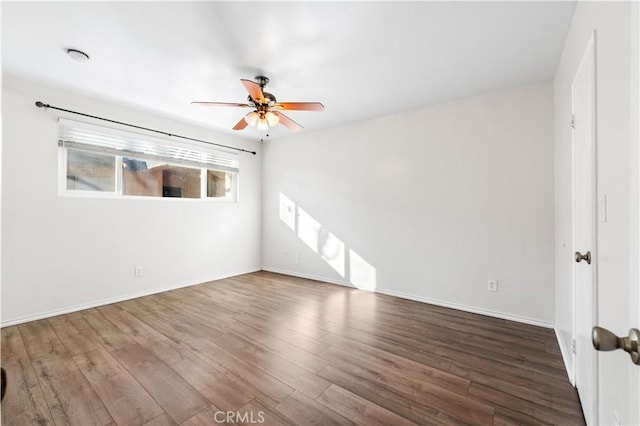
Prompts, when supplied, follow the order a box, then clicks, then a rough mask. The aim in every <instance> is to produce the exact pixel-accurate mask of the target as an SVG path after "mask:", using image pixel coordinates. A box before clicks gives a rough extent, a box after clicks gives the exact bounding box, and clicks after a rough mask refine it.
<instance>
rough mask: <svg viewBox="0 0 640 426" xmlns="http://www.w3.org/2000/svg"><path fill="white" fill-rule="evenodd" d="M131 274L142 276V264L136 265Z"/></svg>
mask: <svg viewBox="0 0 640 426" xmlns="http://www.w3.org/2000/svg"><path fill="white" fill-rule="evenodd" d="M133 275H134V276H135V277H141V276H142V266H136V267H135V269H134V270H133Z"/></svg>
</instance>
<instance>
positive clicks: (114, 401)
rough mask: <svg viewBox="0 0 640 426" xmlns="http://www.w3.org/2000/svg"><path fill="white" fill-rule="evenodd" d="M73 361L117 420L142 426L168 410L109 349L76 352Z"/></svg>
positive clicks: (125, 423)
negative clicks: (160, 404) (164, 408)
mask: <svg viewBox="0 0 640 426" xmlns="http://www.w3.org/2000/svg"><path fill="white" fill-rule="evenodd" d="M73 360H74V361H75V362H76V364H77V365H78V366H79V367H80V370H81V371H82V373H83V374H84V376H85V377H86V378H87V380H89V383H91V385H92V386H93V389H94V390H95V391H96V393H97V394H98V396H99V397H100V399H101V400H102V402H103V403H104V405H105V406H106V407H107V409H108V410H109V413H111V416H112V417H113V419H114V420H115V421H116V423H118V424H121V425H141V424H144V423H146V422H148V421H150V420H152V419H154V418H156V417H158V416H160V415H161V414H162V413H163V412H164V411H163V410H162V408H160V406H159V405H158V404H156V402H155V401H154V400H153V398H152V397H151V396H150V395H149V394H148V393H147V391H146V390H145V389H144V388H143V387H142V386H141V385H140V383H138V382H137V381H136V380H135V379H134V378H133V377H132V376H131V374H129V372H128V371H127V370H126V369H125V368H124V367H123V366H122V365H120V363H119V362H118V361H117V360H116V359H115V358H114V357H113V356H112V355H111V354H110V353H109V352H107V351H106V350H105V349H97V350H95V351H91V352H87V353H84V354H80V355H76V356H75V357H73Z"/></svg>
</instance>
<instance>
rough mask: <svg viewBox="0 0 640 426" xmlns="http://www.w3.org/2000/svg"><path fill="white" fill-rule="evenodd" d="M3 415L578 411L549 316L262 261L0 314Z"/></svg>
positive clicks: (360, 418)
mask: <svg viewBox="0 0 640 426" xmlns="http://www.w3.org/2000/svg"><path fill="white" fill-rule="evenodd" d="M2 366H3V367H4V368H5V369H6V370H7V374H8V383H9V386H8V388H7V394H6V396H5V399H4V401H3V402H2V424H4V425H22V424H27V425H32V424H38V425H41V424H42V425H45V424H56V425H63V424H71V425H81V426H85V425H115V424H117V425H134V424H138V425H142V424H144V425H177V424H181V425H215V424H225V423H229V424H261V423H262V424H270V425H271V424H273V425H276V424H277V425H280V424H300V425H332V424H339V425H351V424H362V425H409V424H429V425H432V424H472V425H490V424H494V425H523V424H532V425H539V424H561V425H569V424H571V425H574V424H584V420H583V417H582V414H581V409H580V402H579V400H578V397H577V394H576V391H575V389H574V388H573V387H572V386H571V385H570V384H569V382H568V380H567V377H566V373H565V371H564V368H563V363H562V359H561V356H560V353H559V350H558V346H557V343H556V339H555V337H554V334H553V331H552V330H549V329H544V328H539V327H534V326H530V325H525V324H520V323H515V322H510V321H506V320H501V319H495V318H489V317H484V316H481V315H475V314H470V313H465V312H460V311H456V310H452V309H447V308H442V307H437V306H432V305H426V304H422V303H417V302H411V301H408V300H403V299H398V298H394V297H390V296H384V295H379V294H374V293H369V292H365V291H360V290H355V289H350V288H346V287H340V286H335V285H330V284H323V283H318V282H316V281H309V280H305V279H301V278H293V277H288V276H284V275H278V274H273V273H268V272H257V273H254V274H248V275H243V276H238V277H234V278H229V279H224V280H220V281H215V282H211V283H206V284H202V285H198V286H193V287H188V288H183V289H179V290H174V291H170V292H166V293H161V294H157V295H153V296H147V297H143V298H139V299H135V300H129V301H126V302H121V303H116V304H113V305H109V306H104V307H100V308H95V309H89V310H86V311H82V312H76V313H72V314H68V315H62V316H58V317H54V318H49V319H46V320H40V321H35V322H31V323H27V324H22V325H19V326H13V327H6V328H4V329H2Z"/></svg>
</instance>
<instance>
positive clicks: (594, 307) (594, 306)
mask: <svg viewBox="0 0 640 426" xmlns="http://www.w3.org/2000/svg"><path fill="white" fill-rule="evenodd" d="M589 50H591V51H592V52H591V53H592V55H593V63H592V64H591V66H592V67H593V69H592V73H593V87H592V90H593V105H592V108H593V123H592V130H591V131H592V137H593V144H592V146H591V153H590V155H591V159H592V162H591V174H592V177H593V179H592V187H591V195H592V201H593V203H592V206H591V208H592V213H593V216H592V217H593V224H592V227H591V234H592V235H591V238H592V247H591V248H590V251H591V257H592V262H591V268H592V284H591V300H592V303H591V313H592V317H593V321H594V324H597V322H598V222H599V218H598V204H599V202H600V200H599V198H598V191H597V177H598V174H597V141H598V139H597V66H596V64H597V49H596V30H593V31H592V33H591V35H590V37H589V40H588V41H587V44H586V47H585V49H584V50H583V53H582V55H581V59H580V62H579V63H578V67H577V68H576V70H575V73H574V77H573V80H572V82H571V114H572V117H573V114H574V112H575V99H574V86H575V81H576V77H577V76H578V72H579V71H580V69H581V68H582V65H583V61H584V59H585V57H586V55H587V53H588V52H589ZM571 161H572V162H571V198H572V214H571V224H572V229H571V231H572V247H573V251H572V253H573V252H575V251H576V250H577V249H576V184H575V183H576V168H575V162H576V141H575V132H574V131H573V129H572V131H571ZM583 249H584V248H583ZM576 265H577V263H575V262H574V263H573V267H572V268H571V275H572V286H573V331H572V332H573V337H572V342H574V343H572V346H573V345H575V342H576V339H577V302H578V300H577V299H578V298H577V285H576ZM574 347H575V346H574ZM594 352H595V351H594ZM577 356H578V355H577V354H576V351H575V350H572V353H571V358H572V367H573V368H572V374H571V377H570V379H571V383H572V385H573V386H574V387H576V382H577V380H576V377H577ZM593 356H594V362H593V371H591V374H592V377H593V389H591V390H590V393H591V400H592V403H593V407H591V411H592V415H593V419H594V420H595V421H596V422H597V421H598V419H599V410H598V408H599V397H598V396H599V380H598V353H597V352H595V353H593ZM583 410H584V407H583ZM585 417H586V416H585Z"/></svg>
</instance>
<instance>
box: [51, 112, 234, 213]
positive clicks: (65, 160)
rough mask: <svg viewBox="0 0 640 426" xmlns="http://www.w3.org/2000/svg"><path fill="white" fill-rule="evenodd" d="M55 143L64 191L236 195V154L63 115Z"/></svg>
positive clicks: (193, 196) (230, 197)
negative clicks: (64, 117)
mask: <svg viewBox="0 0 640 426" xmlns="http://www.w3.org/2000/svg"><path fill="white" fill-rule="evenodd" d="M58 145H59V149H60V152H61V155H60V158H61V160H62V163H61V172H62V173H61V177H62V178H63V179H64V182H65V183H64V184H61V189H62V190H63V192H64V193H66V194H83V195H91V194H96V195H97V194H103V195H104V194H109V193H110V194H112V195H115V196H137V197H171V198H191V199H222V200H232V201H235V199H236V190H237V176H238V160H235V159H233V158H231V156H232V155H237V154H235V153H228V152H226V151H219V150H213V149H208V147H206V146H205V147H203V148H200V147H194V146H193V145H190V144H181V143H179V142H176V141H174V140H171V141H168V140H163V139H159V138H153V137H150V136H146V135H141V134H136V133H130V132H124V131H121V130H116V129H109V128H104V127H100V126H95V125H92V124H87V123H79V122H75V121H72V120H67V119H60V139H59V143H58ZM223 155H224V156H223Z"/></svg>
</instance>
